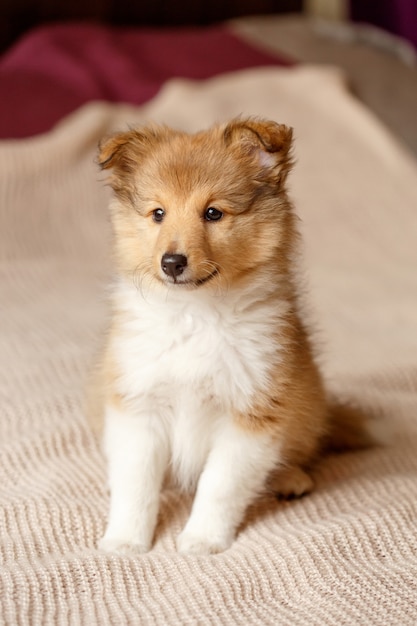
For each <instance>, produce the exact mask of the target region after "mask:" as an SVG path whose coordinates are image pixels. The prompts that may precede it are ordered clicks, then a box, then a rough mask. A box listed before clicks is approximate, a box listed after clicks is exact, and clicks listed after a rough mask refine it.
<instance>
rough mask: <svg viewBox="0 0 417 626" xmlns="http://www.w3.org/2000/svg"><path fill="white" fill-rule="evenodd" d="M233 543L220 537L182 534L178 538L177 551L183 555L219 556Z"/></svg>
mask: <svg viewBox="0 0 417 626" xmlns="http://www.w3.org/2000/svg"><path fill="white" fill-rule="evenodd" d="M232 541H233V540H229V539H224V538H220V537H206V536H200V535H194V534H191V533H188V532H182V533H181V534H180V535H179V536H178V538H177V549H178V552H181V553H182V554H196V555H207V554H218V553H219V552H224V550H227V548H230V546H231V544H232Z"/></svg>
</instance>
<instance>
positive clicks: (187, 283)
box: [163, 269, 219, 289]
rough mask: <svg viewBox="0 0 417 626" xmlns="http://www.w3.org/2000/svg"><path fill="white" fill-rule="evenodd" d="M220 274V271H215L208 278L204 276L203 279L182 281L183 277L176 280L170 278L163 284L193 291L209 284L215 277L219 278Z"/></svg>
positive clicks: (176, 277)
mask: <svg viewBox="0 0 417 626" xmlns="http://www.w3.org/2000/svg"><path fill="white" fill-rule="evenodd" d="M218 273H219V270H218V269H215V270H214V271H213V272H211V274H207V276H203V277H202V278H196V279H189V280H186V279H182V280H181V276H175V277H174V278H171V277H169V278H167V279H165V280H164V281H163V282H164V284H166V285H173V286H175V287H188V288H191V289H196V288H197V287H201V286H202V285H205V284H206V283H208V282H209V281H210V280H212V279H213V278H214V277H215V276H217V275H218Z"/></svg>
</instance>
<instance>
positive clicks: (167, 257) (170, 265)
mask: <svg viewBox="0 0 417 626" xmlns="http://www.w3.org/2000/svg"><path fill="white" fill-rule="evenodd" d="M161 267H162V271H163V272H165V274H166V275H167V276H171V277H172V278H176V277H177V276H179V275H180V274H182V273H183V271H184V269H185V268H186V267H187V257H186V256H184V255H183V254H164V256H163V257H162V259H161Z"/></svg>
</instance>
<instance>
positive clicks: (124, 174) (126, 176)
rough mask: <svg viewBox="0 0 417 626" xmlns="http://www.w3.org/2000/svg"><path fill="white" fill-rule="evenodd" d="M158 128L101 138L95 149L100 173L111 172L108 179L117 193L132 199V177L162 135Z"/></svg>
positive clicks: (146, 128) (139, 129)
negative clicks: (109, 170) (101, 171)
mask: <svg viewBox="0 0 417 626" xmlns="http://www.w3.org/2000/svg"><path fill="white" fill-rule="evenodd" d="M162 132H163V129H162V128H159V127H157V126H147V127H143V128H135V129H131V130H128V131H126V132H121V133H115V134H113V135H110V136H108V137H105V138H104V139H102V141H101V142H100V143H99V146H98V157H97V163H98V164H99V166H100V167H101V169H102V170H108V169H111V170H112V174H111V176H110V177H109V179H108V182H109V184H110V185H111V187H113V189H114V191H115V192H116V194H117V195H118V196H120V197H123V198H124V199H128V200H131V199H132V197H133V195H134V194H133V192H134V176H133V174H134V173H135V172H136V171H137V170H138V168H139V167H140V164H141V162H142V160H143V158H144V157H145V155H146V153H147V152H149V151H150V150H151V149H152V147H153V146H154V145H155V143H157V142H158V140H159V139H160V137H161V136H162Z"/></svg>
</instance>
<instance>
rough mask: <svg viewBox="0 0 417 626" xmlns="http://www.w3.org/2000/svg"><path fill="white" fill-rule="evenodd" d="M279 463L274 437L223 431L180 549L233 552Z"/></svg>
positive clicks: (237, 429) (236, 428) (201, 482)
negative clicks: (245, 520) (230, 549)
mask: <svg viewBox="0 0 417 626" xmlns="http://www.w3.org/2000/svg"><path fill="white" fill-rule="evenodd" d="M278 457H279V450H278V447H277V444H276V442H274V441H273V439H272V437H271V435H270V434H266V433H262V432H261V433H259V432H258V433H257V432H255V433H253V432H249V431H245V430H244V429H242V428H240V427H239V426H237V425H235V424H233V423H231V422H229V423H228V424H227V426H226V427H225V428H223V429H221V432H220V434H219V435H218V437H217V438H216V440H215V442H214V445H213V447H212V450H211V452H210V454H209V457H208V459H207V463H206V466H205V468H204V470H203V472H202V474H201V477H200V480H199V483H198V487H197V493H196V496H195V500H194V504H193V508H192V512H191V516H190V518H189V520H188V522H187V524H186V526H185V528H184V530H183V531H182V533H181V534H180V536H179V537H178V549H179V550H180V551H181V552H186V553H192V554H212V553H216V552H221V551H223V550H225V549H226V548H228V547H229V546H230V545H231V543H232V542H233V540H234V538H235V534H236V530H237V528H238V526H239V524H240V523H241V522H242V520H243V517H244V514H245V511H246V509H247V507H248V505H249V504H250V503H251V502H252V501H253V500H254V499H255V497H256V496H257V495H258V494H259V493H260V492H261V491H262V489H263V487H264V485H265V481H266V478H267V476H268V474H269V472H270V471H271V470H272V469H273V468H274V467H275V465H276V464H277V462H278V461H279V458H278Z"/></svg>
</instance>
